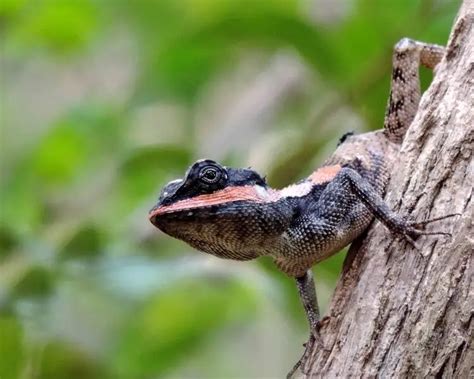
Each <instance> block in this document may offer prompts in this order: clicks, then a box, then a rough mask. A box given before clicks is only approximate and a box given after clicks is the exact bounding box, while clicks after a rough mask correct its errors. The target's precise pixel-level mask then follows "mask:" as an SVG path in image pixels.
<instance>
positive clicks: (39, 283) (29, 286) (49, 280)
mask: <svg viewBox="0 0 474 379" xmlns="http://www.w3.org/2000/svg"><path fill="white" fill-rule="evenodd" d="M53 290H54V278H53V275H52V273H51V272H50V271H49V270H47V269H46V268H44V267H40V266H35V267H31V268H30V269H29V270H28V271H27V272H26V273H25V275H24V276H23V277H22V278H21V279H20V280H19V281H18V283H16V284H15V286H14V287H13V288H12V295H13V296H14V297H16V298H19V297H21V298H23V297H28V298H33V297H45V296H48V295H50V294H51V293H52V292H53Z"/></svg>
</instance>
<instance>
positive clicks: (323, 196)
mask: <svg viewBox="0 0 474 379" xmlns="http://www.w3.org/2000/svg"><path fill="white" fill-rule="evenodd" d="M443 55H444V48H443V47H442V46H438V45H431V44H425V43H422V42H417V41H413V40H410V39H402V40H401V41H400V42H398V43H397V44H396V45H395V48H394V52H393V69H392V78H391V90H390V97H389V101H388V106H387V109H386V115H385V120H384V129H383V130H379V131H375V132H370V133H364V134H359V135H353V134H347V135H345V136H344V137H343V138H342V139H341V141H340V144H339V146H338V147H337V149H336V150H335V152H334V153H333V154H332V156H331V157H329V158H328V159H327V160H326V161H325V162H324V164H323V165H322V166H321V167H320V168H318V169H317V170H316V171H314V172H313V173H312V174H311V175H310V176H309V177H307V178H306V179H304V180H302V181H300V182H298V183H296V184H293V185H290V186H288V187H286V188H283V189H281V190H277V189H273V188H271V187H269V186H268V185H267V183H266V181H265V179H264V178H263V177H262V176H260V175H259V174H258V173H257V172H255V171H253V170H251V169H235V168H230V167H225V166H223V165H221V164H219V163H217V162H214V161H212V160H208V159H204V160H199V161H197V162H195V163H194V164H193V165H192V166H191V167H190V168H189V169H188V171H187V172H186V174H185V176H184V178H183V179H179V180H175V181H172V182H170V183H168V184H167V185H166V186H165V187H164V189H163V191H162V192H161V195H160V198H159V200H158V203H157V204H156V205H155V207H153V209H152V210H151V211H150V213H149V219H150V221H151V222H152V223H153V225H155V226H156V227H157V228H159V229H160V230H162V231H163V232H165V233H166V234H169V235H170V236H172V237H175V238H177V239H180V240H183V241H185V242H187V243H188V244H189V245H191V246H192V247H194V248H196V249H198V250H201V251H204V252H206V253H210V254H213V255H215V256H217V257H221V258H227V259H234V260H242V261H244V260H250V259H254V258H258V257H260V256H271V257H272V258H273V259H274V261H275V263H276V265H277V266H278V268H279V269H280V270H281V271H283V272H284V273H286V274H287V275H289V276H291V277H294V278H295V279H296V284H297V288H298V292H299V295H300V298H301V301H302V303H303V306H304V309H305V311H306V315H307V319H308V322H309V325H310V330H311V333H310V338H309V341H308V343H307V344H306V349H305V353H304V354H303V356H302V357H301V359H300V360H299V361H298V363H297V364H296V365H295V367H294V368H293V370H292V371H291V372H290V374H289V376H291V375H292V374H293V373H294V371H295V370H296V369H297V368H298V367H299V366H300V365H301V364H302V363H304V360H305V359H306V358H307V353H308V352H309V351H310V350H311V348H312V346H313V345H314V344H315V343H320V344H321V346H324V344H323V341H322V340H321V337H320V335H319V332H318V322H319V308H318V303H317V298H316V290H315V287H314V281H313V277H312V273H311V267H312V266H313V265H314V264H316V263H318V262H320V261H322V260H324V259H326V258H328V257H329V256H331V255H333V254H334V253H336V252H338V251H339V250H340V249H342V248H343V247H345V246H346V245H348V244H350V243H351V242H352V241H354V240H355V239H356V238H357V237H358V236H360V235H361V234H362V233H363V232H364V231H365V230H366V229H367V227H368V226H369V224H370V223H371V221H372V220H373V218H374V217H375V218H376V219H378V220H379V221H381V222H382V223H383V224H384V225H385V226H386V227H387V228H388V229H389V230H390V231H391V232H393V233H394V234H397V235H400V236H402V237H403V238H405V239H406V240H407V241H408V242H409V243H410V244H412V245H414V246H416V243H415V239H416V238H417V237H419V236H421V235H429V234H447V233H442V232H433V231H432V232H428V231H425V229H424V227H425V225H426V224H428V223H430V222H432V221H437V220H439V219H441V218H437V219H431V220H426V221H422V222H411V221H409V220H408V219H407V218H405V217H403V216H401V215H399V214H397V213H395V212H393V211H392V210H391V209H390V208H389V206H388V205H387V204H386V203H385V201H384V200H383V196H384V193H385V187H386V185H387V183H388V181H389V178H390V172H391V170H393V169H395V161H396V159H397V156H398V152H399V149H400V144H401V141H402V140H403V137H404V135H405V133H406V130H407V129H408V127H409V126H410V124H411V122H412V120H413V118H414V117H415V114H416V112H417V108H418V103H419V100H420V83H419V73H418V71H419V66H420V64H421V65H424V66H426V67H428V68H432V69H433V68H434V67H435V66H436V65H437V64H438V62H439V61H440V60H441V58H442V56H443ZM445 217H449V216H445ZM445 217H442V218H445Z"/></svg>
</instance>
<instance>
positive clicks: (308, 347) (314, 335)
mask: <svg viewBox="0 0 474 379" xmlns="http://www.w3.org/2000/svg"><path fill="white" fill-rule="evenodd" d="M325 319H326V317H325V318H323V319H322V320H320V321H319V322H318V323H317V324H316V326H315V327H314V328H312V329H311V332H310V335H309V338H308V341H307V342H305V343H304V344H303V346H304V348H305V349H304V352H303V355H302V356H301V358H300V359H299V360H298V362H296V363H295V365H294V366H293V368H292V369H291V370H290V372H289V373H288V374H287V375H286V379H291V378H292V377H293V375H294V374H295V372H296V371H297V370H298V369H302V368H303V367H304V365H305V364H306V361H307V360H308V358H309V355H310V353H311V351H313V349H314V346H315V345H319V347H320V348H321V350H324V343H323V340H322V338H321V334H320V333H319V329H320V327H321V325H322V323H324V321H325ZM303 373H304V374H307V373H306V372H304V371H303Z"/></svg>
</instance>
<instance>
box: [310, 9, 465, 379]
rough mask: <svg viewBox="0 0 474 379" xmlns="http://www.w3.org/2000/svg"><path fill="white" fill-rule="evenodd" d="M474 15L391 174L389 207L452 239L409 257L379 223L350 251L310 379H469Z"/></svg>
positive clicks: (459, 26) (457, 34)
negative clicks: (427, 221) (430, 220)
mask: <svg viewBox="0 0 474 379" xmlns="http://www.w3.org/2000/svg"><path fill="white" fill-rule="evenodd" d="M473 89H474V5H473V2H472V1H471V0H466V1H465V2H464V4H463V5H462V6H461V9H460V11H459V14H458V17H457V20H456V22H455V25H454V27H453V30H452V32H451V36H450V38H449V42H448V49H447V54H446V56H445V58H443V60H442V62H441V63H440V64H439V66H438V67H437V70H436V76H435V78H434V80H433V82H432V84H431V86H430V88H429V89H428V90H427V91H426V93H425V94H424V96H423V98H422V101H421V103H420V108H419V111H418V114H417V116H416V118H415V120H414V122H413V124H412V125H411V127H410V129H409V131H408V134H407V136H406V137H405V140H404V142H403V145H402V150H401V154H400V158H399V160H398V163H397V165H396V167H394V168H393V173H392V179H391V182H390V184H389V188H388V193H387V196H386V199H387V201H388V203H389V204H390V205H391V206H392V207H393V208H394V209H396V210H397V211H398V212H400V213H401V214H405V215H410V217H412V218H413V219H416V220H424V219H427V218H434V217H438V216H442V215H447V214H451V213H462V215H461V216H456V217H452V218H450V219H446V220H443V221H440V222H437V223H433V224H430V225H428V226H427V229H428V230H437V231H446V232H449V233H452V238H449V237H448V238H444V237H439V236H427V237H422V238H420V239H419V240H418V241H417V242H418V244H419V246H420V251H416V250H415V249H413V248H412V247H411V246H410V245H409V244H407V243H406V241H404V240H400V239H394V237H393V236H391V235H390V234H389V232H388V231H387V229H386V228H385V227H384V226H383V225H381V224H380V223H379V222H375V223H373V224H372V227H371V228H370V230H369V231H368V233H367V235H366V236H365V237H364V238H363V239H362V240H360V241H358V242H357V243H355V244H353V246H352V247H351V249H350V251H349V254H348V257H347V259H346V262H345V264H344V270H343V274H342V276H341V279H340V281H339V283H338V285H337V288H336V291H335V294H334V296H333V299H332V303H331V306H330V310H329V312H328V317H326V318H325V319H324V320H323V322H322V327H321V335H322V337H323V340H324V342H325V349H326V350H321V349H320V348H318V347H316V349H315V350H314V351H313V352H312V354H311V356H310V359H309V360H308V362H307V364H306V366H305V371H306V372H309V375H308V376H309V377H318V378H319V377H324V378H338V377H342V378H344V377H364V378H367V377H380V378H392V377H395V378H425V377H428V378H431V377H436V378H474V346H473V339H474V321H473V319H474V285H473V276H474V254H473V251H474V243H473V239H474V236H473V214H474V213H473V204H472V187H473V171H474V164H473V159H472V152H473V146H474V90H473Z"/></svg>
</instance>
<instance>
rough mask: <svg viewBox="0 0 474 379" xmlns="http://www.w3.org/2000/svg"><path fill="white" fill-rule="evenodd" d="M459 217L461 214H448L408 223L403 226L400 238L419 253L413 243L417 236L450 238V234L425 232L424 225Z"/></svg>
mask: <svg viewBox="0 0 474 379" xmlns="http://www.w3.org/2000/svg"><path fill="white" fill-rule="evenodd" d="M460 215H461V213H452V214H448V215H445V216H441V217H436V218H431V219H428V220H424V221H408V222H407V223H406V224H405V230H404V231H403V232H402V236H403V238H404V239H405V240H406V241H407V242H408V243H409V244H410V245H411V246H412V247H413V248H414V249H415V250H417V251H418V252H421V246H420V245H419V244H417V243H416V241H415V239H416V238H418V237H419V236H427V235H442V236H447V237H449V238H451V237H452V234H451V233H448V232H438V231H435V232H427V231H426V230H425V226H426V225H428V224H430V223H432V222H435V221H440V220H444V219H446V218H449V217H454V216H460Z"/></svg>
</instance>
